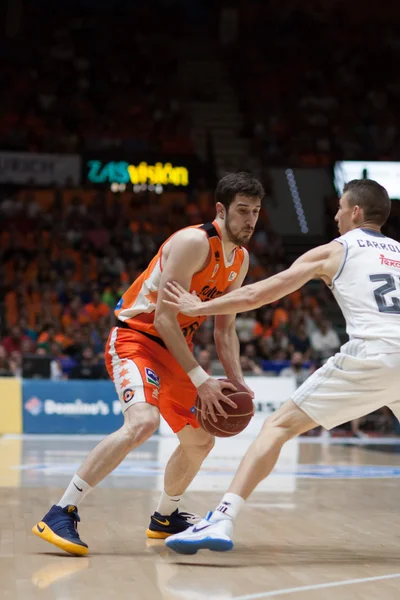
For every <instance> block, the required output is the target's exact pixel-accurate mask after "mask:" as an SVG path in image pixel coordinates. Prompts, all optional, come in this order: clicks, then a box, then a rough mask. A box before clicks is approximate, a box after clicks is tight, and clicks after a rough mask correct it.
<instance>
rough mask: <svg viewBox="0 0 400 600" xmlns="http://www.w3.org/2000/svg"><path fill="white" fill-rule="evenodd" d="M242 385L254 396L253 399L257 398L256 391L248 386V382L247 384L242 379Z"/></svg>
mask: <svg viewBox="0 0 400 600" xmlns="http://www.w3.org/2000/svg"><path fill="white" fill-rule="evenodd" d="M240 385H241V386H242V387H244V388H245V390H246V391H247V392H249V394H250V396H251V397H252V399H253V400H254V398H255V393H254V392H253V390H252V389H251V388H249V386H248V385H247V384H246V383H245V382H244V381H241V382H240Z"/></svg>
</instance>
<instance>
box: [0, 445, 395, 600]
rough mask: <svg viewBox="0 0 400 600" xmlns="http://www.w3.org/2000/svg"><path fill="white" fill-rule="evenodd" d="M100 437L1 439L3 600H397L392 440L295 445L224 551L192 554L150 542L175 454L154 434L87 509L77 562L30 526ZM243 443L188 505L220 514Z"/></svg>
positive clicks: (211, 465)
mask: <svg viewBox="0 0 400 600" xmlns="http://www.w3.org/2000/svg"><path fill="white" fill-rule="evenodd" d="M97 440H98V438H96V437H95V436H87V437H85V436H4V437H3V438H1V439H0V500H1V504H2V507H3V508H2V510H1V512H0V528H1V537H0V582H1V583H0V599H1V600H3V599H4V600H37V599H39V598H40V599H41V600H50V599H51V600H72V599H78V600H79V599H81V598H82V599H85V600H92V599H93V600H94V599H99V598H119V599H125V598H135V599H137V600H147V599H148V600H150V599H151V600H154V599H160V600H179V599H181V600H206V599H207V600H210V599H215V600H217V599H219V600H228V599H229V600H256V599H258V598H260V599H262V598H273V597H287V598H290V599H291V598H293V600H306V599H307V600H317V599H318V600H319V599H321V598H323V599H324V600H337V598H338V597H339V595H340V597H341V598H342V599H343V600H358V599H363V600H364V599H365V600H375V599H376V600H378V598H379V600H381V599H384V600H391V599H393V600H394V599H395V598H396V599H397V598H399V596H400V568H399V562H400V544H399V542H400V525H399V521H398V498H399V492H398V488H399V482H398V481H397V480H398V479H399V477H400V465H399V460H398V456H397V454H398V452H399V450H400V439H399V438H395V439H393V440H388V439H387V438H386V439H382V440H377V439H373V440H367V441H364V440H360V441H357V442H355V441H354V440H342V439H339V440H338V439H337V438H333V439H331V440H329V439H328V440H320V439H316V438H311V439H309V438H303V439H301V440H299V441H296V440H294V441H293V442H291V443H289V444H287V447H285V448H284V452H283V453H282V456H281V458H280V460H279V462H278V465H277V467H276V469H275V471H274V472H273V474H272V476H271V477H270V478H269V480H266V481H265V482H263V484H262V485H261V486H260V488H259V491H257V492H255V493H254V494H253V495H252V496H251V498H250V499H249V502H248V504H247V505H246V507H245V509H244V510H243V513H242V514H241V516H240V518H239V519H238V522H237V527H236V529H235V536H234V540H235V548H234V550H233V552H230V553H226V554H217V553H210V552H201V553H199V554H197V555H196V556H193V557H187V556H180V555H177V554H173V553H172V552H170V551H169V550H167V549H166V548H165V546H164V544H163V542H161V541H158V540H147V539H146V537H145V530H146V527H147V525H148V519H149V514H150V513H151V512H152V511H153V508H154V506H155V505H156V503H157V499H158V495H159V491H160V489H161V487H162V474H163V468H164V466H165V461H166V460H167V458H168V456H169V454H170V452H171V450H172V448H173V447H174V446H175V444H176V442H175V439H174V438H163V437H161V436H159V437H154V438H152V439H151V440H150V441H149V442H147V443H146V444H145V445H144V446H143V447H141V448H140V449H139V450H138V451H134V452H132V453H131V454H130V455H129V456H128V457H127V459H126V461H125V462H124V463H123V464H122V465H121V467H120V468H119V469H117V471H116V472H115V474H113V475H111V476H109V477H108V478H107V479H106V480H105V482H104V483H103V484H102V485H101V486H99V488H98V489H97V490H96V491H95V492H94V493H93V494H91V495H90V496H89V497H88V498H87V499H86V501H85V503H84V504H83V505H82V507H81V509H80V514H81V517H82V523H81V526H80V532H81V537H82V539H83V540H84V541H86V542H87V543H88V544H89V555H88V556H87V557H84V558H82V557H81V558H76V557H72V556H68V555H67V554H62V553H61V552H58V551H57V549H56V548H53V547H52V546H50V545H47V544H45V543H44V542H42V541H41V540H39V539H38V538H36V537H35V536H33V535H32V534H31V528H32V525H33V524H34V523H35V522H36V521H37V519H38V518H40V517H41V516H42V515H43V514H44V513H45V512H46V510H47V509H48V507H49V505H50V504H52V503H53V502H55V501H57V500H58V499H59V497H60V495H61V493H62V492H63V489H64V487H65V485H66V484H67V483H68V481H69V480H70V478H71V475H72V474H73V473H74V471H75V469H76V467H77V465H78V464H79V463H80V462H81V460H82V458H83V457H84V456H85V455H86V453H87V452H88V450H89V449H91V448H92V447H93V446H94V445H95V444H96V442H97ZM249 442H250V440H248V441H246V440H242V441H240V442H239V439H237V440H218V443H217V445H216V448H215V449H214V451H213V452H212V455H211V457H209V458H208V459H207V461H206V462H205V464H204V467H203V469H202V472H201V474H200V475H199V476H198V477H197V478H196V481H195V482H194V484H193V485H192V487H191V488H190V491H189V492H188V494H187V497H186V499H185V503H184V508H186V509H188V510H192V511H194V512H197V513H199V514H204V513H205V512H206V511H207V510H208V509H212V508H213V507H214V506H215V504H216V503H217V501H218V500H219V499H220V497H221V493H222V492H223V491H225V489H226V487H227V485H228V484H229V482H230V480H231V478H232V475H233V472H234V470H235V469H236V467H237V464H238V462H239V460H240V457H241V456H242V453H243V452H244V450H245V447H246V444H247V445H248V443H249Z"/></svg>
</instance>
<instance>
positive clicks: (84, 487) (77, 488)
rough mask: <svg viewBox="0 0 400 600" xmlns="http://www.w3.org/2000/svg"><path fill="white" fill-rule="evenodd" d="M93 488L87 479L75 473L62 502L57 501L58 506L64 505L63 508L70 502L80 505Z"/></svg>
mask: <svg viewBox="0 0 400 600" xmlns="http://www.w3.org/2000/svg"><path fill="white" fill-rule="evenodd" d="M92 489H93V488H92V487H91V486H90V485H89V484H88V483H86V481H83V479H81V478H80V477H78V475H74V476H73V478H72V479H71V483H70V484H69V486H68V487H67V489H66V490H65V493H64V496H63V497H62V498H61V500H60V502H57V506H62V507H63V508H64V506H68V505H69V504H72V505H73V506H79V504H80V503H81V502H82V500H83V499H84V498H85V496H87V495H88V493H89V492H90V491H91V490H92Z"/></svg>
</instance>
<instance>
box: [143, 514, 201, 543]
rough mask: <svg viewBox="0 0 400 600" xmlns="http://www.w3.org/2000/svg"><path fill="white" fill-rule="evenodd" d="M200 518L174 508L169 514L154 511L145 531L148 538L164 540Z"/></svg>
mask: <svg viewBox="0 0 400 600" xmlns="http://www.w3.org/2000/svg"><path fill="white" fill-rule="evenodd" d="M199 520H200V517H198V516H197V515H194V514H192V513H188V512H179V510H178V509H176V510H174V512H173V513H172V514H171V515H160V513H158V512H155V513H154V515H151V517H150V525H149V528H148V529H147V531H146V535H147V537H148V538H152V539H154V540H165V539H166V538H167V537H169V536H170V535H174V533H181V531H185V530H186V529H187V528H188V527H191V526H192V525H194V524H195V523H197V522H198V521H199Z"/></svg>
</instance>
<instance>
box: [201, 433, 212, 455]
mask: <svg viewBox="0 0 400 600" xmlns="http://www.w3.org/2000/svg"><path fill="white" fill-rule="evenodd" d="M214 446H215V437H214V436H213V435H210V436H208V437H207V438H206V439H204V440H203V441H202V442H201V443H200V444H199V445H198V446H197V450H198V453H199V454H202V455H203V456H208V454H210V452H211V450H212V449H213V448H214Z"/></svg>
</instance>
